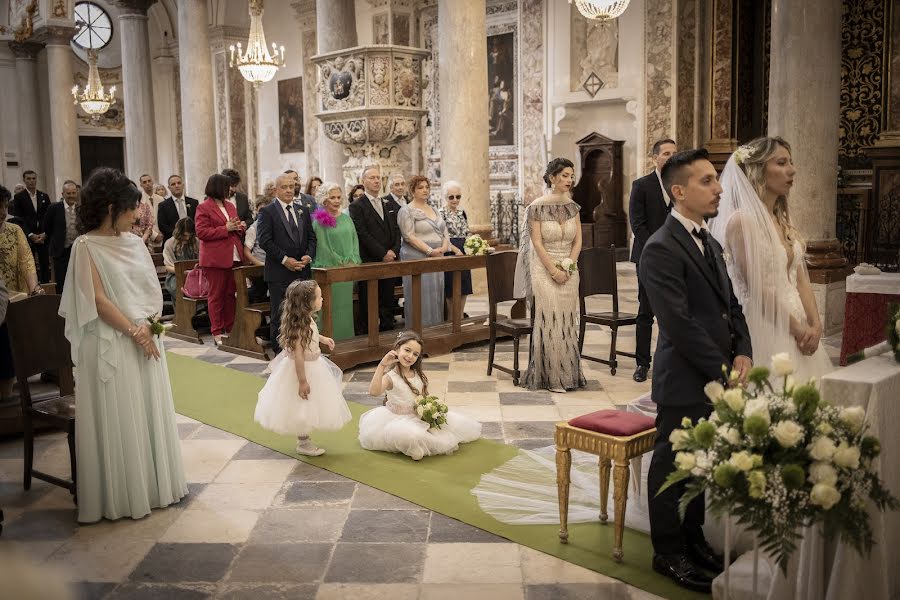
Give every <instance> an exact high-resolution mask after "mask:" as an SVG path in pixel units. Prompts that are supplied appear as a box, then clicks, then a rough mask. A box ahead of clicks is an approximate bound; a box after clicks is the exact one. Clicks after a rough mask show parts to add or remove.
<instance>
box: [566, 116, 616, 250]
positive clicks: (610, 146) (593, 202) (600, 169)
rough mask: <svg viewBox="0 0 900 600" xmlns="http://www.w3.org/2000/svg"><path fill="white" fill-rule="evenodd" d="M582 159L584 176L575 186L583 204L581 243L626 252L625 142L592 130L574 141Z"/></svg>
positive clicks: (574, 192)
mask: <svg viewBox="0 0 900 600" xmlns="http://www.w3.org/2000/svg"><path fill="white" fill-rule="evenodd" d="M575 143H576V145H577V146H578V155H579V158H580V160H581V178H580V179H579V180H578V184H577V185H576V186H575V188H574V189H573V190H572V198H573V200H575V202H576V203H578V205H579V206H581V223H582V238H583V241H582V245H583V247H585V248H593V247H609V245H610V244H615V245H616V248H618V249H621V250H620V251H619V252H617V255H621V256H622V257H623V259H624V257H626V256H627V251H628V227H627V220H626V217H625V210H624V208H623V206H622V198H623V197H622V146H623V145H624V144H625V142H623V141H621V140H613V139H610V138H608V137H606V136H603V135H600V134H599V133H596V132H595V133H591V134H590V135H588V136H585V137H583V138H582V139H580V140H578V141H577V142H575Z"/></svg>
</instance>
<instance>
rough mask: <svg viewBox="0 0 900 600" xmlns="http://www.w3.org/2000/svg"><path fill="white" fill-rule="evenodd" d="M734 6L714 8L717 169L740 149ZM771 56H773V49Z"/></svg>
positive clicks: (712, 143) (712, 147)
mask: <svg viewBox="0 0 900 600" xmlns="http://www.w3.org/2000/svg"><path fill="white" fill-rule="evenodd" d="M735 4H736V3H735V0H715V1H714V2H713V6H712V36H711V38H712V45H711V48H710V62H711V64H712V69H711V71H710V106H709V119H710V120H709V136H710V139H709V141H708V142H706V144H705V146H706V149H707V150H709V153H710V154H711V155H712V156H711V158H712V162H713V164H715V165H716V166H717V167H718V168H721V167H723V166H724V165H725V162H726V161H727V160H728V157H729V156H730V155H731V153H732V152H734V150H735V149H736V148H737V146H738V141H737V139H736V138H737V132H736V120H735V117H734V112H733V111H734V109H735V107H736V105H737V101H736V93H737V90H736V89H735V83H736V81H735V73H734V72H735V70H736V69H737V66H736V64H735V63H736V57H735V55H734V51H735V44H734V37H735V35H736V33H737V32H736V28H735V16H736V6H735ZM838 47H840V36H838ZM772 53H773V54H774V48H773V51H772ZM838 64H840V62H839V63H838Z"/></svg>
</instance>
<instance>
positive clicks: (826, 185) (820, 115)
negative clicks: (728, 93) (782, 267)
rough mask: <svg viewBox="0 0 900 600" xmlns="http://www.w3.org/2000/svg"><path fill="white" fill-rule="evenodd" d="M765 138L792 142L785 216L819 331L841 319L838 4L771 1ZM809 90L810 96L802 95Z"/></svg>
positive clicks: (831, 327) (843, 261)
mask: <svg viewBox="0 0 900 600" xmlns="http://www.w3.org/2000/svg"><path fill="white" fill-rule="evenodd" d="M771 43H772V51H771V67H770V69H771V70H770V76H769V135H777V136H781V137H783V138H784V139H786V140H787V141H788V142H789V143H790V144H792V154H793V159H794V164H795V165H796V168H797V177H796V180H795V183H794V187H793V189H792V190H791V199H792V202H790V207H791V219H792V220H793V222H794V224H795V225H796V226H797V228H798V229H799V230H800V233H801V234H802V235H803V236H804V237H805V238H806V239H807V240H808V243H807V256H806V263H807V265H808V266H809V273H810V279H811V280H812V282H813V289H814V291H815V292H816V301H817V304H818V307H819V312H820V313H821V314H822V315H823V319H822V323H823V325H824V326H825V330H826V332H828V331H834V330H836V329H837V328H838V327H839V326H840V324H841V322H842V320H843V306H844V290H845V284H844V278H845V277H846V276H847V271H848V269H847V268H846V265H847V259H845V258H844V257H843V256H842V255H841V247H840V244H839V242H838V241H837V240H836V239H835V214H836V210H837V195H836V194H837V158H838V122H839V116H840V91H841V67H840V65H841V2H840V0H822V2H817V3H815V5H814V6H813V5H810V4H808V3H803V2H794V1H793V0H772V42H771ZM810 90H815V93H810Z"/></svg>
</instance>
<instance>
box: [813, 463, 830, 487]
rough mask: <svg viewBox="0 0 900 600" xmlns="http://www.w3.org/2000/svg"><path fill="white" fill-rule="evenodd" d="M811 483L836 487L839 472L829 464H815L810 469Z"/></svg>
mask: <svg viewBox="0 0 900 600" xmlns="http://www.w3.org/2000/svg"><path fill="white" fill-rule="evenodd" d="M809 481H810V483H813V484H816V483H823V484H825V485H828V486H832V487H834V486H835V485H837V471H835V469H834V467H832V466H831V463H827V462H814V463H813V464H812V465H810V467H809Z"/></svg>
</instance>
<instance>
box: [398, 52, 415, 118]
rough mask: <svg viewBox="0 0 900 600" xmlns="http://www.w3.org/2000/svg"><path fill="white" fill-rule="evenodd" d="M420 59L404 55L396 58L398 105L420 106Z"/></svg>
mask: <svg viewBox="0 0 900 600" xmlns="http://www.w3.org/2000/svg"><path fill="white" fill-rule="evenodd" d="M419 73H421V69H420V61H419V60H418V59H416V58H412V57H409V56H404V57H400V58H394V103H395V104H396V105H398V106H413V107H418V106H419V90H420V89H421V87H422V86H421V84H420V82H419Z"/></svg>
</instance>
